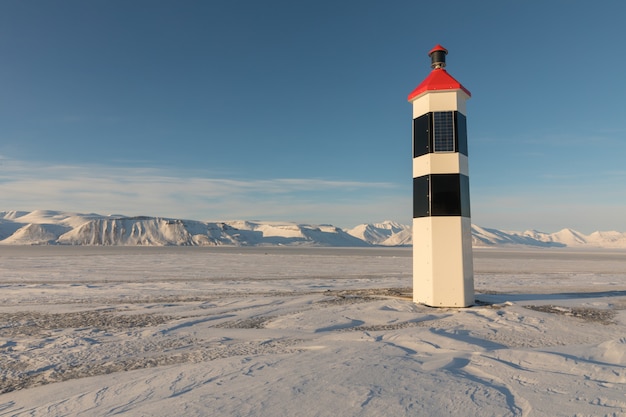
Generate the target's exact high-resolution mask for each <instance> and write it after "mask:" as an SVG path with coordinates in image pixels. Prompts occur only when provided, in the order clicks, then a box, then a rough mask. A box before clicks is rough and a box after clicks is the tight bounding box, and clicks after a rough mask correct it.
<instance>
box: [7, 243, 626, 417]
mask: <svg viewBox="0 0 626 417" xmlns="http://www.w3.org/2000/svg"><path fill="white" fill-rule="evenodd" d="M474 255H475V262H474V263H475V271H476V278H475V282H476V289H477V296H476V298H477V304H476V305H475V306H473V307H471V308H466V309H447V308H444V309H435V308H429V307H425V306H421V305H416V304H414V303H412V302H411V301H410V288H409V287H410V285H411V249H407V248H360V249H357V248H278V247H270V248H258V247H251V248H234V247H230V248H229V247H222V248H219V247H217V248H198V247H65V246H45V247H41V246H37V247H23V246H3V247H1V248H0V287H1V291H0V374H1V377H0V392H2V394H0V416H27V415H28V416H107V415H129V416H130V415H132V416H172V415H185V416H207V415H212V416H231V415H238V416H296V415H297V416H357V415H359V416H381V415H407V416H574V415H577V416H626V395H625V392H626V331H625V330H626V314H625V311H626V310H625V309H626V252H624V251H617V250H615V251H608V250H596V251H589V250H580V249H579V250H573V249H543V250H513V249H508V250H503V249H477V250H475V253H474Z"/></svg>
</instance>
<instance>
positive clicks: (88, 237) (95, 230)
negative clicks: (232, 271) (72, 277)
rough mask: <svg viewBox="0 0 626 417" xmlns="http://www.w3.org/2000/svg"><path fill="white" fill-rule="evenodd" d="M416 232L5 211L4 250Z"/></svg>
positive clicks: (380, 238)
mask: <svg viewBox="0 0 626 417" xmlns="http://www.w3.org/2000/svg"><path fill="white" fill-rule="evenodd" d="M472 239H473V244H474V246H477V247H480V246H482V247H490V246H519V245H522V246H531V247H566V246H567V247H598V248H626V233H622V232H614V231H611V232H594V233H592V234H590V235H584V234H582V233H579V232H577V231H575V230H571V229H563V230H561V231H559V232H556V233H544V232H539V231H536V230H529V231H525V232H511V231H502V230H497V229H488V228H484V227H480V226H476V225H473V226H472ZM411 243H412V231H411V227H410V226H407V225H403V224H400V223H396V222H392V221H384V222H382V223H368V224H361V225H359V226H356V227H354V228H352V229H349V230H343V229H340V228H338V227H335V226H332V225H308V224H296V223H290V222H264V221H244V220H236V221H224V222H203V221H196V220H181V219H171V218H162V217H148V216H139V217H128V216H123V215H117V214H115V215H100V214H94V213H91V214H80V213H69V212H63V211H52V210H36V211H32V212H27V211H4V212H0V244H3V245H120V246H124V245H127V246H129V245H132V246H135V245H146V246H224V245H228V246H269V245H287V246H298V245H304V246H344V247H359V246H361V247H362V246H409V245H411Z"/></svg>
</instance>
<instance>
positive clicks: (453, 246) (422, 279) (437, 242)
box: [413, 216, 474, 307]
mask: <svg viewBox="0 0 626 417" xmlns="http://www.w3.org/2000/svg"><path fill="white" fill-rule="evenodd" d="M413 301H414V302H417V303H422V304H426V305H429V306H432V307H467V306H470V305H472V304H474V267H473V259H472V241H471V220H470V219H469V218H467V217H459V216H442V217H420V218H415V219H413Z"/></svg>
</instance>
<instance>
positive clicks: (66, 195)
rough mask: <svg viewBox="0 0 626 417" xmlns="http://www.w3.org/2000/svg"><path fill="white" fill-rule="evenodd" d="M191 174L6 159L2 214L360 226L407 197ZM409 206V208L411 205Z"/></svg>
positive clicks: (330, 185) (353, 185) (319, 182)
mask: <svg viewBox="0 0 626 417" xmlns="http://www.w3.org/2000/svg"><path fill="white" fill-rule="evenodd" d="M184 174H185V173H184V172H181V171H176V172H169V171H166V170H160V169H155V168H122V167H110V166H80V165H48V166H45V165H39V164H33V163H28V162H22V161H15V160H8V159H6V158H5V159H2V164H1V165H0V195H2V196H3V197H4V198H3V205H4V206H5V207H2V208H0V209H4V210H9V209H19V210H31V209H48V208H50V209H62V210H69V211H78V212H100V213H102V214H107V213H124V214H129V215H136V214H146V215H159V216H167V217H183V218H194V219H207V218H212V219H216V220H218V219H237V218H243V219H250V218H256V219H286V218H290V219H293V220H294V221H295V220H298V221H305V222H324V223H332V222H342V223H344V224H346V223H350V224H356V222H358V221H359V220H362V221H363V222H365V221H379V220H383V219H386V218H392V219H394V217H393V216H394V214H395V212H396V211H397V208H396V207H395V206H397V203H392V202H389V203H388V202H387V201H389V200H390V199H391V200H393V199H394V198H395V197H398V196H397V194H399V193H402V192H403V191H401V190H399V189H398V188H399V187H398V186H397V185H395V184H392V183H385V182H360V181H346V180H328V179H310V178H278V179H227V178H206V177H200V176H198V175H197V172H196V173H194V175H195V176H185V175H184ZM382 195H385V197H382ZM376 196H379V197H376ZM394 196H395V197H394ZM401 197H402V196H400V198H401ZM381 202H382V204H381ZM406 207H407V211H408V209H409V208H410V205H408V204H407V206H406ZM385 210H386V212H385ZM368 216H371V217H368ZM407 218H408V213H407ZM357 219H359V220H357Z"/></svg>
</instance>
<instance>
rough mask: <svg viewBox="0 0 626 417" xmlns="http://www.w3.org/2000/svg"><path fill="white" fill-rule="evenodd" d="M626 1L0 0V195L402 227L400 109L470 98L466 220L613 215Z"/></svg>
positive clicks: (11, 201)
mask: <svg viewBox="0 0 626 417" xmlns="http://www.w3.org/2000/svg"><path fill="white" fill-rule="evenodd" d="M624 16H626V3H624V2H620V1H603V0H599V1H597V2H593V3H591V2H583V1H558V0H551V1H545V0H544V1H521V0H519V1H514V0H507V1H502V0H498V1H495V0H494V1H491V0H487V1H480V2H470V1H461V0H455V1H448V2H445V5H444V3H442V2H434V1H431V2H426V1H417V0H411V1H406V0H398V1H385V2H383V1H367V0H359V1H357V0H354V1H353V0H345V1H337V0H335V1H327V0H316V1H276V0H267V1H263V2H261V1H253V0H248V1H226V0H224V1H159V0H146V1H128V0H124V1H121V0H106V1H104V0H94V1H83V0H80V1H79V0H77V1H65V0H57V1H53V2H51V1H43V0H41V1H29V2H25V1H21V0H6V1H3V2H0V203H1V204H0V210H13V209H19V210H33V209H58V210H67V211H77V212H98V213H101V214H110V213H121V214H128V215H139V214H143V215H155V216H166V217H182V218H192V219H198V220H230V219H250V220H252V219H256V220H287V221H297V222H303V223H304V222H308V223H331V224H334V225H337V226H341V227H351V226H354V225H356V224H359V223H364V222H375V221H382V220H385V219H390V220H396V221H399V222H402V223H406V224H410V222H411V212H412V211H411V199H412V196H411V192H412V191H411V184H412V173H411V117H412V116H411V105H410V104H409V103H408V102H407V101H406V98H407V95H408V94H409V93H410V92H411V91H412V90H413V89H414V88H415V87H416V86H417V85H418V84H419V83H420V82H421V81H422V80H423V79H424V78H425V77H426V76H427V75H428V73H429V72H430V60H429V58H428V56H427V53H428V51H429V50H430V49H431V48H432V47H433V46H434V45H435V44H438V43H439V44H442V45H443V46H445V47H446V48H447V49H448V51H449V55H448V57H447V63H448V66H447V69H448V71H449V73H450V74H451V75H453V76H454V77H455V78H456V79H457V80H459V81H460V82H461V83H462V84H463V85H464V86H465V87H467V88H468V89H469V90H470V91H471V92H472V99H471V100H470V101H469V102H468V115H467V116H468V137H469V139H468V140H469V154H470V184H471V200H472V221H473V223H476V224H479V225H481V226H484V227H495V228H501V229H508V230H525V229H530V228H533V229H538V230H541V231H546V232H552V231H557V230H560V229H561V228H564V227H571V228H574V229H576V230H579V231H582V232H585V233H589V232H592V231H594V230H619V231H626V215H625V213H626V166H625V164H624V157H625V156H626V102H625V101H624V97H626V78H625V77H624V68H626V48H624V40H625V39H626V25H624V22H623V19H624Z"/></svg>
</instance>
